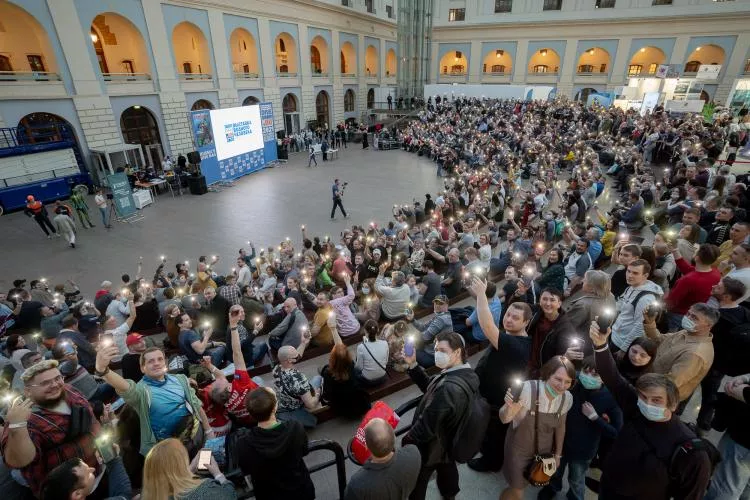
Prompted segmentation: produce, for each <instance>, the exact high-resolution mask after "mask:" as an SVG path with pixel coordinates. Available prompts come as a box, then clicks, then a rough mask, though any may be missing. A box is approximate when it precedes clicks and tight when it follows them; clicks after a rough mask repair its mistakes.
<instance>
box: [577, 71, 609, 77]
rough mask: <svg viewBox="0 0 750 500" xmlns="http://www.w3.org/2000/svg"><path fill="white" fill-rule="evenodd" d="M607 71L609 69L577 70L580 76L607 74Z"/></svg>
mask: <svg viewBox="0 0 750 500" xmlns="http://www.w3.org/2000/svg"><path fill="white" fill-rule="evenodd" d="M607 73H608V72H607V71H576V75H579V76H581V75H582V76H594V75H606V74H607Z"/></svg>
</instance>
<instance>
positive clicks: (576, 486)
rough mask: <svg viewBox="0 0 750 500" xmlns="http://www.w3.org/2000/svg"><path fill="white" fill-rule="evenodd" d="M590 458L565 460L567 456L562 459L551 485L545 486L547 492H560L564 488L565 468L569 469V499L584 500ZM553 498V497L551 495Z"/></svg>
mask: <svg viewBox="0 0 750 500" xmlns="http://www.w3.org/2000/svg"><path fill="white" fill-rule="evenodd" d="M589 463H590V462H589V461H588V460H573V461H568V460H565V457H563V458H561V459H560V467H558V468H557V472H555V475H554V476H552V479H551V480H550V482H549V485H547V486H545V487H544V489H543V490H546V491H545V493H553V492H554V493H559V492H561V491H562V488H563V476H564V475H565V469H566V468H567V469H568V485H569V486H570V487H569V488H568V494H567V495H566V496H567V498H568V500H583V499H584V495H585V494H586V483H585V482H584V480H585V478H586V471H587V470H589ZM550 498H551V497H550Z"/></svg>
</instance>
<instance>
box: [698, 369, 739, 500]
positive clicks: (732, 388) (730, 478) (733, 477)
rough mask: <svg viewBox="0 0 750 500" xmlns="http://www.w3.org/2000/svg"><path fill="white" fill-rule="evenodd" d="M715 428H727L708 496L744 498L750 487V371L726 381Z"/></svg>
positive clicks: (714, 498) (709, 499)
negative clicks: (748, 461) (748, 463)
mask: <svg viewBox="0 0 750 500" xmlns="http://www.w3.org/2000/svg"><path fill="white" fill-rule="evenodd" d="M724 390H725V391H726V392H725V394H723V395H722V399H721V402H720V404H719V409H718V411H717V413H718V415H717V419H716V420H714V428H716V430H718V431H723V430H726V432H725V433H724V435H723V436H722V437H721V440H720V441H719V452H720V453H721V462H720V463H719V465H718V466H717V467H716V470H715V471H714V475H713V478H711V486H710V487H709V488H708V492H707V493H706V498H705V500H722V499H725V498H742V496H743V492H746V491H747V490H748V487H750V475H749V474H748V472H747V471H748V467H747V460H748V455H749V454H750V430H748V426H747V423H748V422H750V405H749V404H748V403H750V373H748V374H745V375H741V376H739V377H735V378H733V379H730V380H728V381H727V383H726V385H725V386H724Z"/></svg>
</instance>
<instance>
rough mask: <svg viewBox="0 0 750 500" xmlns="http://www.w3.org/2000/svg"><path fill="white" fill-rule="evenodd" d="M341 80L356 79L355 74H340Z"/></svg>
mask: <svg viewBox="0 0 750 500" xmlns="http://www.w3.org/2000/svg"><path fill="white" fill-rule="evenodd" d="M341 78H357V73H341Z"/></svg>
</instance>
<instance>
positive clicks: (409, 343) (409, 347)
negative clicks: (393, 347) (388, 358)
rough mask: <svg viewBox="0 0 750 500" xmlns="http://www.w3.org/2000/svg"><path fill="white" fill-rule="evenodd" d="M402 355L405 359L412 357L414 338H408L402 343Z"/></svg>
mask: <svg viewBox="0 0 750 500" xmlns="http://www.w3.org/2000/svg"><path fill="white" fill-rule="evenodd" d="M404 354H405V355H406V356H407V357H411V356H414V337H412V336H409V337H407V339H406V342H405V343H404Z"/></svg>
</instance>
